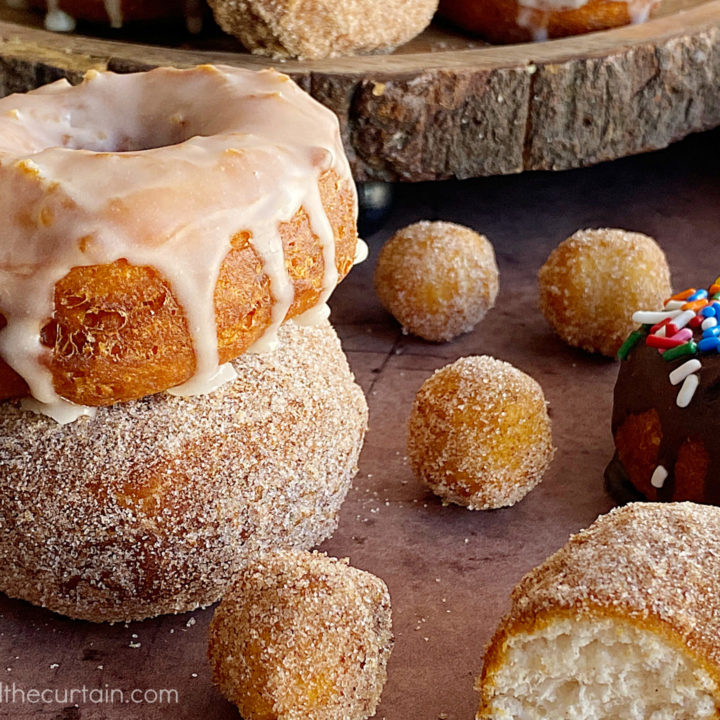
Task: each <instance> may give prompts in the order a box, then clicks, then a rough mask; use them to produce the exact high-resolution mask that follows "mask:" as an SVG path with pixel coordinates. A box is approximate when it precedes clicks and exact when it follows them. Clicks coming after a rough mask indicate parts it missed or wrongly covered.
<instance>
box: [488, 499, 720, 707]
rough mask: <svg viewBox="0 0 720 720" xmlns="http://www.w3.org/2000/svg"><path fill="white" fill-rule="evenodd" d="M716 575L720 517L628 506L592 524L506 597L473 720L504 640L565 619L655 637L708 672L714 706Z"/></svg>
mask: <svg viewBox="0 0 720 720" xmlns="http://www.w3.org/2000/svg"><path fill="white" fill-rule="evenodd" d="M719 576H720V508H717V507H713V506H708V505H698V504H694V503H687V502H684V503H632V504H630V505H626V506H625V507H620V508H616V509H614V510H612V511H611V512H610V513H608V514H607V515H604V516H601V517H600V518H598V519H597V520H596V521H595V522H594V523H593V524H592V525H591V526H590V527H589V528H588V529H587V530H583V531H582V532H580V533H578V534H577V535H574V536H572V537H571V538H570V540H569V541H568V543H567V544H566V545H565V546H564V547H563V548H561V549H560V550H558V551H557V552H556V553H555V554H554V555H552V556H550V557H549V558H548V559H547V560H545V562H543V563H542V564H541V565H540V566H539V567H537V568H535V569H534V570H531V571H530V572H529V573H528V574H527V575H526V576H525V577H524V578H523V579H522V580H521V581H520V583H519V584H518V585H517V586H516V587H515V589H514V590H513V592H512V606H511V609H510V612H509V613H508V614H507V615H506V616H505V618H504V619H503V620H502V622H501V624H500V627H499V628H498V630H497V632H496V633H495V635H494V637H493V639H492V641H491V643H490V645H489V648H488V651H487V654H486V657H485V664H484V667H483V671H482V675H481V676H480V677H479V678H478V681H477V689H478V690H480V692H481V694H482V697H481V708H480V712H479V713H478V717H486V715H485V714H483V713H484V711H485V710H486V709H487V707H488V703H489V702H490V700H491V698H492V696H493V693H494V677H495V674H496V673H497V672H498V670H499V669H500V667H501V666H502V665H503V663H504V662H505V653H506V651H507V647H508V640H509V639H510V638H512V637H517V636H518V634H520V633H531V634H532V633H534V632H536V631H542V629H543V628H546V627H548V626H549V625H550V623H553V622H558V621H562V620H563V619H564V618H571V619H573V620H574V621H575V622H576V623H578V624H579V623H581V621H582V622H584V621H595V620H599V621H603V620H605V619H614V620H617V621H620V622H623V623H629V624H630V625H632V626H634V627H636V628H638V629H641V630H644V631H647V632H650V633H654V634H655V635H656V636H657V637H658V638H659V639H661V640H662V642H664V643H665V644H667V645H668V646H670V647H673V648H675V649H676V651H677V652H678V653H680V654H681V655H682V656H685V657H688V658H689V659H690V660H691V661H692V662H694V663H695V664H696V665H697V666H698V667H699V668H700V669H701V670H702V671H704V672H705V673H707V676H709V678H710V679H711V680H712V683H714V686H715V690H714V695H715V698H714V699H715V703H716V705H717V706H718V707H720V693H719V692H718V687H720V642H719V641H718V638H720V594H719V593H718V589H717V578H718V577H719ZM578 627H579V625H578ZM607 642H608V644H609V643H611V642H613V639H612V638H608V640H607ZM712 683H711V685H712ZM673 717H675V716H673ZM678 717H679V716H678ZM683 717H685V716H683Z"/></svg>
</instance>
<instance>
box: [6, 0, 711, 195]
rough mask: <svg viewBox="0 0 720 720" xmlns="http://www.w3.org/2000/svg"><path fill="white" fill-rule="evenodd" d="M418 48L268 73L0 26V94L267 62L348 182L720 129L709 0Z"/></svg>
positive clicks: (607, 151) (663, 141)
mask: <svg viewBox="0 0 720 720" xmlns="http://www.w3.org/2000/svg"><path fill="white" fill-rule="evenodd" d="M670 1H671V2H672V1H673V0H670ZM430 38H431V40H430V41H429V40H428V38H427V37H425V38H423V37H422V36H421V38H420V39H418V40H416V41H414V44H411V45H410V46H408V47H405V48H403V50H402V52H400V53H396V54H393V55H387V56H368V57H354V58H341V59H333V60H324V61H313V62H286V63H277V62H273V61H270V60H267V59H263V58H258V57H255V56H252V55H249V54H247V53H244V52H228V51H224V50H221V51H215V50H183V49H174V48H163V47H157V46H148V45H138V44H133V43H126V42H113V41H108V40H100V39H95V38H90V37H85V36H81V35H57V34H53V33H48V32H45V31H44V30H40V29H37V28H36V27H30V26H27V25H24V24H21V23H18V22H9V21H3V20H2V19H0V93H2V94H8V93H10V92H16V91H23V90H28V89H31V88H34V87H37V86H38V85H41V84H43V83H45V82H48V81H51V80H55V79H57V78H59V77H68V78H69V79H70V80H72V81H78V80H79V79H80V78H81V77H82V75H83V73H84V72H85V71H86V70H88V69H90V68H98V69H111V70H116V71H120V72H128V71H132V70H138V69H147V68H150V67H153V66H156V65H168V64H169V65H176V66H191V65H195V64H198V63H204V62H213V63H225V64H229V65H236V66H242V67H251V68H261V67H267V66H270V65H275V66H276V67H278V68H279V69H282V70H284V71H285V72H288V73H289V74H290V75H292V76H293V77H294V78H295V79H296V80H297V81H298V82H299V83H300V84H301V85H302V86H303V87H304V88H305V89H306V90H308V91H309V92H310V93H312V95H314V96H315V97H316V98H317V99H318V100H320V101H321V102H322V103H324V104H325V105H327V106H328V107H330V108H332V110H334V111H335V113H336V114H337V115H338V117H339V118H340V122H341V125H342V130H343V137H344V141H345V145H346V148H347V150H348V154H349V156H350V159H351V162H352V165H353V169H354V173H355V177H356V179H357V180H404V181H419V180H436V179H442V178H447V177H451V176H455V177H458V178H468V177H476V176H482V175H496V174H508V173H516V172H521V171H523V170H563V169H568V168H573V167H580V166H586V165H592V164H595V163H598V162H602V161H604V160H612V159H615V158H618V157H623V156H626V155H631V154H635V153H639V152H645V151H648V150H654V149H658V148H662V147H665V146H667V145H668V144H669V143H671V142H673V141H675V140H678V139H679V138H682V137H684V136H686V135H688V134H689V133H692V132H697V131H701V130H705V129H709V128H712V127H716V126H718V125H720V0H712V1H711V2H704V3H701V4H698V5H695V6H692V7H689V8H686V9H677V8H674V7H672V6H670V7H669V9H667V10H663V14H662V15H660V16H659V17H656V18H655V19H653V20H651V21H650V22H648V23H645V24H644V25H635V26H629V27H624V28H619V29H616V30H609V31H605V32H600V33H593V34H590V35H584V36H579V37H575V38H568V39H563V40H555V41H552V42H547V43H528V44H523V45H514V46H506V47H499V46H477V47H473V43H471V42H469V43H467V44H466V45H468V46H470V49H450V50H440V51H434V52H433V51H431V52H428V51H427V47H428V45H430V46H432V43H433V42H434V43H435V47H431V48H430V49H431V50H435V49H437V48H442V47H444V46H445V45H444V44H443V41H442V38H443V31H442V29H441V30H437V29H434V30H431V31H430ZM455 45H456V46H457V42H455ZM416 48H417V51H415V49H416Z"/></svg>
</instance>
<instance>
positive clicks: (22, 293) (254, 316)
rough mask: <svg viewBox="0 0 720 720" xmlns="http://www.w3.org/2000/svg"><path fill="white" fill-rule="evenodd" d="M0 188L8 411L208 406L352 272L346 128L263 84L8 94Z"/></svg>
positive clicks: (210, 82)
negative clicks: (234, 371) (184, 399)
mask: <svg viewBox="0 0 720 720" xmlns="http://www.w3.org/2000/svg"><path fill="white" fill-rule="evenodd" d="M198 108H201V111H200V110H198ZM0 191H1V192H0V212H1V213H2V217H3V229H2V238H3V243H2V246H1V248H0V316H2V319H1V320H0V323H1V324H2V325H3V327H2V329H1V330H0V399H2V398H8V397H21V396H24V395H27V394H28V393H30V394H32V395H33V397H34V398H36V399H37V400H38V401H40V402H41V403H45V404H47V405H53V404H55V405H57V404H58V401H59V398H64V399H65V400H69V401H71V402H72V403H77V404H80V405H90V406H99V405H110V404H112V403H114V402H118V401H127V400H131V399H136V398H140V397H143V396H145V395H148V394H151V393H155V392H159V391H161V390H165V389H168V388H174V387H175V386H178V385H181V384H183V383H185V385H184V386H183V387H182V388H181V389H179V392H188V393H192V392H200V391H205V390H208V389H210V388H212V387H214V386H216V385H217V383H218V382H220V381H221V380H222V379H226V378H227V376H226V375H223V374H222V372H221V371H222V370H223V367H221V364H223V363H227V362H228V361H229V360H231V359H233V358H235V357H237V356H238V355H240V354H241V353H243V352H244V351H246V350H248V349H249V348H250V347H251V346H253V344H256V343H258V342H259V341H261V340H262V341H263V343H264V344H265V345H267V344H268V343H269V342H271V341H272V338H273V335H274V333H275V331H276V330H277V327H278V326H279V325H280V323H281V322H282V321H283V320H284V319H285V318H287V317H293V316H298V315H301V314H303V313H306V312H307V311H309V310H312V309H313V308H315V307H316V306H317V307H321V306H322V304H323V303H324V301H325V300H326V299H327V297H328V295H329V294H330V292H331V291H332V289H333V288H334V287H335V285H336V283H337V282H338V280H339V279H341V278H342V277H343V276H344V275H345V274H346V273H347V271H348V269H349V268H350V266H351V265H352V263H353V260H354V257H355V251H356V242H357V233H356V226H355V215H356V196H355V190H354V185H353V181H352V178H351V175H350V170H349V166H348V163H347V160H346V158H345V155H344V152H343V148H342V144H341V141H340V134H339V129H338V123H337V119H336V118H335V116H334V115H333V114H332V113H331V112H330V111H329V110H327V109H325V108H323V107H322V106H321V105H319V104H318V103H317V102H315V101H314V100H313V99H312V98H310V97H309V96H308V95H306V94H305V93H304V92H302V91H301V90H300V89H299V88H298V87H297V86H296V85H295V84H294V83H293V82H292V81H291V80H290V79H289V78H288V77H287V76H285V75H281V74H279V73H276V72H274V71H271V70H266V71H262V72H260V73H252V72H249V71H245V70H239V69H234V68H216V67H212V66H202V67H198V68H195V69H191V70H176V69H170V68H162V69H157V70H152V71H150V72H147V73H136V74H130V75H116V74H113V73H96V72H91V73H89V74H88V75H87V76H86V78H85V81H84V82H83V83H82V84H81V85H80V86H78V87H71V86H70V85H68V84H67V82H65V81H59V82H57V83H54V84H52V85H48V86H46V87H44V88H40V89H38V90H35V91H33V92H30V93H27V94H25V95H11V96H9V97H6V98H4V99H2V100H0ZM306 317H308V320H311V319H312V318H310V317H309V316H307V315H306ZM256 347H257V345H256ZM188 381H191V383H190V384H189V385H188V384H187V383H188Z"/></svg>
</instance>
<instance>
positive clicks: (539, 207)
mask: <svg viewBox="0 0 720 720" xmlns="http://www.w3.org/2000/svg"><path fill="white" fill-rule="evenodd" d="M718 157H720V133H718V132H713V133H709V134H705V135H699V136H695V137H693V138H690V139H689V140H686V141H684V142H683V143H680V144H678V145H676V146H674V147H673V148H670V149H669V150H665V151H662V152H658V153H655V154H651V155H645V156H641V157H636V158H628V159H624V160H619V161H616V162H614V163H611V164H606V165H602V166H598V167H594V168H588V169H583V170H574V171H570V172H565V173H556V174H551V173H542V174H539V173H538V174H525V175H520V176H512V177H496V178H489V179H482V180H473V181H466V182H462V183H458V182H446V183H436V184H421V185H406V186H400V187H398V188H397V196H396V203H395V206H394V208H393V211H392V213H391V215H390V217H389V218H388V220H387V222H386V224H385V227H383V229H382V230H380V231H378V232H376V233H375V234H373V235H372V236H370V237H368V241H369V244H370V247H371V254H370V258H369V260H368V261H367V262H366V263H365V264H364V265H362V266H360V267H358V268H356V269H355V270H354V271H353V273H351V276H350V277H349V278H348V279H347V280H346V281H345V282H344V283H343V284H342V285H341V286H340V288H339V289H338V290H337V292H336V293H335V295H334V296H333V300H332V307H333V313H332V320H333V321H334V322H335V324H336V326H337V328H338V331H339V333H340V335H341V336H342V338H343V341H344V345H345V349H346V351H347V353H348V356H349V358H350V363H351V365H352V367H353V369H354V371H355V373H356V375H357V378H358V381H359V382H360V384H361V385H362V386H363V388H364V389H365V391H366V393H367V397H368V403H369V406H370V429H369V432H368V435H367V441H366V444H365V448H364V450H363V453H362V457H361V460H360V472H359V474H358V476H357V478H356V480H355V484H354V488H353V489H352V490H351V491H350V494H349V496H348V498H347V501H346V502H345V505H344V506H343V510H342V514H341V518H340V526H339V528H338V531H337V532H336V534H335V536H334V537H333V538H332V539H331V540H329V541H327V542H326V543H325V544H324V546H323V548H324V549H325V550H327V551H328V552H329V553H331V554H334V555H338V556H349V557H350V559H351V561H352V563H353V564H354V565H356V566H358V567H360V568H364V569H367V570H371V571H372V572H374V573H376V574H378V575H380V576H381V577H382V578H384V580H385V581H386V582H387V584H388V586H389V588H390V592H391V595H392V601H393V618H394V627H395V635H396V645H395V650H394V652H393V655H392V658H391V660H390V667H389V680H388V683H387V686H386V688H385V692H384V695H383V701H382V704H381V706H380V708H379V709H378V714H377V717H378V718H386V719H387V720H408V719H409V718H417V719H418V720H435V719H437V718H447V720H461V719H464V720H470V718H472V717H473V714H474V710H475V706H476V695H475V693H474V691H473V689H472V685H473V678H474V676H475V674H476V673H477V672H478V671H479V669H480V667H481V663H482V655H483V647H484V645H485V643H486V642H487V640H488V639H489V636H490V634H491V633H492V631H493V629H494V627H495V625H496V624H497V622H498V620H499V619H500V617H501V616H502V614H503V613H504V611H505V610H506V608H507V606H508V594H509V592H510V590H511V588H512V586H513V585H514V584H515V583H516V582H517V581H518V580H519V579H520V577H521V576H522V575H523V574H524V573H525V572H526V571H527V570H529V569H530V568H531V567H533V566H534V565H536V564H538V563H539V562H540V561H541V560H542V559H543V558H545V557H546V556H547V555H548V554H550V553H551V552H553V551H554V550H556V549H557V548H558V547H560V546H561V545H562V544H563V543H564V542H565V540H566V539H567V537H568V535H569V534H570V533H573V532H576V531H577V530H579V529H580V528H583V527H585V526H587V525H589V524H590V523H591V522H592V521H593V520H594V519H595V517H596V516H597V515H598V514H599V513H602V512H605V511H606V510H608V509H609V508H610V507H611V506H612V505H613V502H612V500H611V499H610V498H609V497H608V495H607V494H606V493H605V491H604V489H603V481H602V474H603V470H604V468H605V465H606V463H607V462H608V460H609V459H610V457H611V455H612V441H611V437H610V431H609V422H610V410H611V402H612V399H611V396H612V387H613V383H614V380H615V374H616V365H615V363H613V362H611V361H609V360H606V359H603V358H600V357H594V356H591V355H588V354H585V353H583V352H581V351H576V350H573V349H571V348H570V347H568V346H566V345H565V344H564V343H563V342H562V341H560V340H559V339H558V338H557V337H555V336H554V335H553V334H552V333H551V332H550V331H549V329H548V328H547V326H546V324H545V322H544V320H543V318H542V316H541V314H540V312H539V310H538V308H537V290H536V272H537V269H538V267H539V266H540V265H541V264H542V263H543V261H544V260H545V258H546V257H547V255H548V253H549V252H550V250H551V249H552V248H553V247H554V246H555V245H556V244H557V243H558V242H560V241H561V240H562V239H564V238H565V237H567V236H568V235H569V234H571V233H572V232H573V231H574V230H576V229H578V228H580V227H602V226H610V227H613V226H615V227H623V228H627V229H632V230H638V231H642V232H645V233H648V234H649V235H652V236H654V237H655V238H656V239H657V240H658V241H659V242H660V244H661V245H662V246H663V248H664V249H665V251H666V253H667V255H668V260H669V262H670V266H671V268H672V271H673V283H674V286H675V287H676V288H684V287H686V286H688V285H690V284H692V283H699V284H706V283H709V282H711V281H712V280H714V278H715V276H716V275H717V274H718V273H719V272H720V262H718V261H719V260H720V256H719V253H718V249H720V173H719V172H718V165H717V158H718ZM420 219H445V220H453V221H456V222H460V223H464V224H467V225H469V226H471V227H473V228H476V229H477V230H479V231H481V232H483V233H485V234H486V235H487V236H488V237H489V238H490V239H491V240H492V242H493V243H494V245H495V249H496V253H497V258H498V265H499V267H500V294H499V297H498V301H497V305H496V307H495V309H494V310H492V311H491V312H490V313H489V314H488V315H487V317H486V318H485V319H484V320H483V322H482V323H480V325H479V326H478V327H477V328H476V329H475V331H474V332H472V333H470V334H468V335H465V336H463V337H461V338H460V339H458V340H456V341H454V342H452V343H448V344H444V345H436V344H430V343H425V342H422V341H420V340H417V339H414V338H411V337H407V336H403V335H402V334H401V332H400V331H399V329H398V326H397V325H396V324H395V323H394V321H393V320H392V319H391V318H390V317H389V316H388V315H387V314H386V313H385V312H384V311H383V310H382V308H381V307H380V306H379V303H378V301H377V299H376V298H375V295H374V293H373V291H372V282H371V277H372V271H373V267H374V264H375V259H376V257H377V252H378V249H379V247H380V246H381V244H382V243H383V242H384V241H385V240H386V239H387V237H388V236H389V235H390V233H391V232H392V231H393V230H394V229H396V228H398V227H401V226H403V225H406V224H408V223H410V222H414V221H416V220H420ZM469 354H490V355H494V356H496V357H499V358H502V359H504V360H508V361H509V362H511V363H513V364H514V365H516V366H517V367H519V368H520V369H522V370H524V371H526V372H528V373H530V374H531V375H533V376H534V377H535V378H536V379H537V380H538V381H539V382H540V383H541V384H542V386H543V388H544V390H545V394H546V397H547V399H548V400H549V402H550V408H551V414H552V418H553V431H554V433H553V434H554V442H555V445H556V446H557V454H556V456H555V459H554V462H553V464H552V466H551V467H550V470H549V471H548V472H547V474H546V476H545V479H544V480H543V482H542V484H541V485H540V486H538V487H537V488H536V489H535V490H533V491H532V492H531V493H530V494H529V495H528V496H527V497H526V498H525V499H524V500H522V501H521V502H520V503H518V504H517V505H516V506H515V507H512V508H508V509H503V510H497V511H492V512H469V511H467V510H464V509H462V508H459V507H442V505H441V504H440V502H439V501H438V500H437V499H435V498H434V497H433V496H432V495H429V494H428V493H426V492H425V491H424V490H422V489H421V488H420V487H419V486H418V485H417V484H416V482H415V480H414V479H413V477H412V474H411V472H410V470H409V469H408V467H407V465H406V463H405V459H404V455H405V428H406V423H407V417H408V413H409V410H410V406H411V403H412V400H413V397H414V394H415V392H416V391H417V389H418V388H419V386H420V385H421V383H422V382H423V381H424V380H425V378H427V377H428V376H429V375H430V373H431V372H432V371H433V370H435V369H436V368H438V367H440V366H442V365H444V364H446V363H448V362H450V361H452V360H455V359H456V358H458V357H460V356H462V355H469ZM211 615H212V608H209V609H206V610H201V611H196V612H194V613H188V614H185V615H181V616H171V617H162V618H158V619H155V620H150V621H146V622H142V623H132V624H130V625H127V626H126V625H122V624H120V625H114V626H109V625H93V624H90V623H85V622H76V621H72V620H67V619H65V618H61V617H58V616H56V615H53V614H52V613H49V612H47V611H44V610H41V609H38V608H34V607H32V606H30V605H28V604H26V603H22V602H17V601H11V600H8V599H7V598H5V597H4V596H0V683H3V684H4V685H5V686H10V687H12V683H15V684H16V685H15V687H16V688H21V689H23V690H25V691H27V690H30V689H31V688H36V689H40V690H42V689H44V688H59V689H63V690H64V689H65V688H67V689H70V688H82V686H83V685H85V686H86V688H88V689H89V688H108V689H109V688H120V689H122V690H124V691H125V692H126V693H129V692H130V691H131V690H133V689H135V688H137V689H140V690H144V689H151V690H159V689H162V688H169V689H175V690H177V692H178V697H179V702H178V703H177V704H174V703H173V704H167V703H164V704H163V703H157V704H145V705H128V704H126V705H107V704H105V705H98V704H96V703H93V702H91V701H90V699H89V698H88V701H87V702H85V703H83V702H80V703H79V705H78V706H77V707H74V706H72V705H68V706H66V707H64V706H63V704H53V705H42V704H30V703H26V704H24V705H23V704H20V703H19V702H16V703H14V704H7V703H0V718H17V719H18V720H24V719H25V718H52V719H57V720H61V719H62V720H71V719H76V718H82V719H83V720H91V719H95V718H105V719H107V720H114V719H115V718H138V719H142V720H145V719H154V718H176V719H177V720H180V719H181V718H182V719H184V718H191V719H193V720H204V719H207V720H221V719H225V718H234V717H237V716H238V715H237V712H236V710H235V709H234V707H233V706H231V705H230V704H229V703H227V702H226V701H225V700H223V698H222V697H221V696H220V694H219V693H218V692H217V691H216V690H215V689H214V688H213V686H212V685H211V682H210V677H209V670H208V666H207V663H206V660H205V648H206V634H207V626H208V622H209V620H210V617H211ZM17 697H18V696H17V695H16V698H17ZM339 720H340V719H339Z"/></svg>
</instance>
